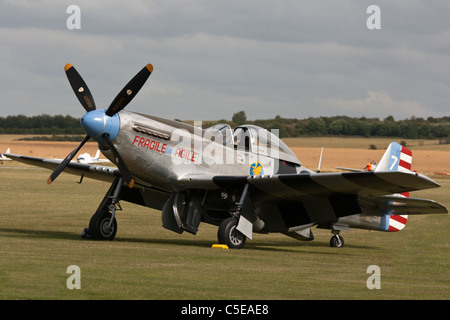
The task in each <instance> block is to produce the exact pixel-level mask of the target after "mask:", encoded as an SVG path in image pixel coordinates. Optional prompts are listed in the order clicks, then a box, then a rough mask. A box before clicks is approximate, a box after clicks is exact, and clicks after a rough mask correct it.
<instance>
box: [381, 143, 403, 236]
mask: <svg viewBox="0 0 450 320" xmlns="http://www.w3.org/2000/svg"><path fill="white" fill-rule="evenodd" d="M411 164H412V152H411V150H409V149H408V148H406V147H404V146H402V145H400V144H398V143H397V142H392V143H391V144H390V145H389V147H388V148H387V150H386V152H385V153H384V155H383V157H382V158H381V161H380V163H379V164H378V165H377V167H376V168H375V172H377V171H403V172H409V171H411ZM396 195H397V196H399V197H407V198H408V197H409V192H404V193H402V194H396ZM382 220H384V223H382V224H381V227H380V229H383V230H384V231H390V232H395V231H400V230H402V229H403V228H404V227H405V226H406V222H407V220H408V216H407V215H401V216H399V215H392V214H391V213H389V212H387V213H386V216H384V217H382Z"/></svg>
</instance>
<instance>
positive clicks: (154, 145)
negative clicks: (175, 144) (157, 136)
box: [133, 136, 167, 153]
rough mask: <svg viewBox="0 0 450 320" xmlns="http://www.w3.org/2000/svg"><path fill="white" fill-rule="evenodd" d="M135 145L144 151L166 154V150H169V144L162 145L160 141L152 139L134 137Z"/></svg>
mask: <svg viewBox="0 0 450 320" xmlns="http://www.w3.org/2000/svg"><path fill="white" fill-rule="evenodd" d="M136 143H137V144H136ZM133 144H134V145H137V146H138V147H141V148H144V149H149V150H154V151H156V152H159V153H165V152H166V149H167V144H165V143H161V142H159V141H156V140H152V139H145V138H143V137H140V136H135V137H134V140H133Z"/></svg>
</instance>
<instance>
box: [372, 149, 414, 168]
mask: <svg viewBox="0 0 450 320" xmlns="http://www.w3.org/2000/svg"><path fill="white" fill-rule="evenodd" d="M411 163H412V152H411V150H409V149H408V148H406V147H404V146H402V145H400V144H398V143H397V142H392V143H391V144H390V145H389V147H388V148H387V150H386V152H385V153H384V155H383V157H382V158H381V161H380V163H379V164H378V165H377V167H376V169H375V171H407V172H408V171H411Z"/></svg>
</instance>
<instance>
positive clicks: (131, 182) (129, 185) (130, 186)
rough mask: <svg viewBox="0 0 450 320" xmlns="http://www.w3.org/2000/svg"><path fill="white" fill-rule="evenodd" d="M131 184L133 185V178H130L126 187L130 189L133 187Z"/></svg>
mask: <svg viewBox="0 0 450 320" xmlns="http://www.w3.org/2000/svg"><path fill="white" fill-rule="evenodd" d="M133 186H134V179H131V181H130V183H129V184H128V187H129V188H130V189H133Z"/></svg>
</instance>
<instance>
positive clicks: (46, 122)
mask: <svg viewBox="0 0 450 320" xmlns="http://www.w3.org/2000/svg"><path fill="white" fill-rule="evenodd" d="M217 123H228V124H230V125H231V126H232V127H235V126H237V125H241V124H244V123H247V124H254V125H257V126H260V127H263V128H265V129H278V130H279V135H280V137H281V138H287V137H299V136H362V137H399V138H405V139H445V138H447V139H449V138H450V116H449V117H441V118H433V117H428V118H427V119H424V118H419V117H414V116H413V117H411V118H409V119H405V120H395V119H394V117H393V116H388V117H386V118H385V119H379V118H366V117H360V118H356V117H348V116H333V117H309V118H307V119H293V118H282V117H281V116H276V117H275V118H274V119H265V120H248V119H247V116H246V114H245V112H244V111H239V112H237V113H235V114H233V117H232V119H231V120H224V119H221V120H218V121H204V122H203V128H206V127H208V126H211V125H214V124H217ZM0 134H59V135H61V134H81V135H84V134H85V133H84V131H83V129H82V128H81V126H80V119H79V118H74V117H72V116H69V115H66V116H62V115H55V116H51V115H48V114H42V115H37V116H25V115H14V116H7V117H0Z"/></svg>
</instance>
